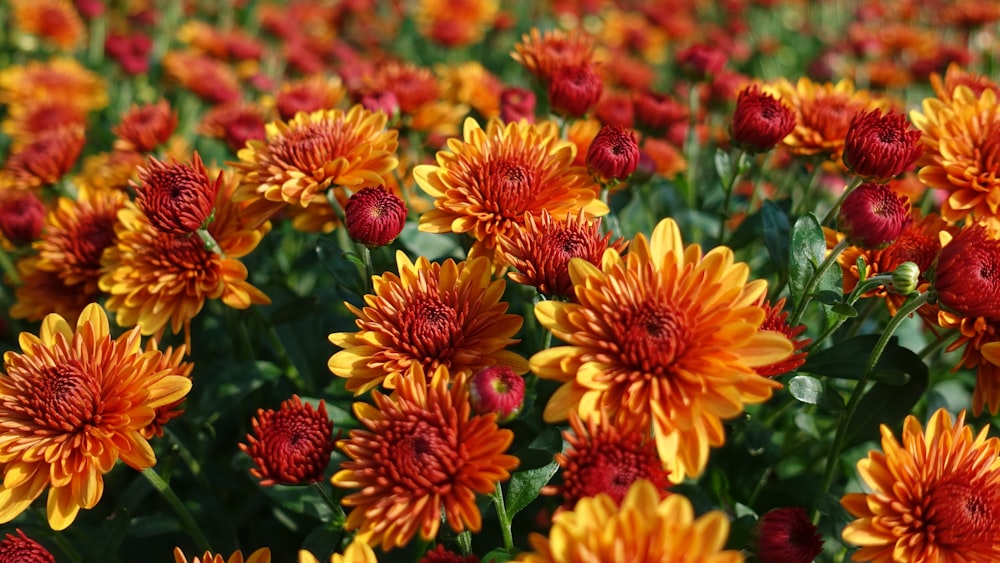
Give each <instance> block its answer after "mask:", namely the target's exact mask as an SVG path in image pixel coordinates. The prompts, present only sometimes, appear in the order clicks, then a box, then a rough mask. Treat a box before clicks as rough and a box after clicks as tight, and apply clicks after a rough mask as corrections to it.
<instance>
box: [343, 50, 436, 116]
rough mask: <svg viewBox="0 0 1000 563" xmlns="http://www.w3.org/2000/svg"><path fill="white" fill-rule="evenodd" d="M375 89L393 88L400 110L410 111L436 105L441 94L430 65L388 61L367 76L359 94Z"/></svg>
mask: <svg viewBox="0 0 1000 563" xmlns="http://www.w3.org/2000/svg"><path fill="white" fill-rule="evenodd" d="M373 92H392V93H393V94H394V95H395V96H396V100H397V101H398V102H399V111H400V113H402V114H407V115H409V114H415V113H418V112H419V111H420V109H421V108H423V107H425V106H429V105H433V104H434V102H436V101H437V100H438V99H439V98H440V97H441V85H440V84H439V82H438V79H437V77H436V76H434V73H433V72H431V71H430V70H429V69H426V68H423V67H420V66H417V65H414V64H410V63H401V62H396V61H388V62H386V63H383V64H380V65H378V66H376V67H375V69H374V71H373V72H372V73H370V74H368V75H366V76H365V77H364V84H363V86H362V87H361V88H360V89H359V91H358V92H356V94H360V95H361V96H363V95H364V94H368V93H373Z"/></svg>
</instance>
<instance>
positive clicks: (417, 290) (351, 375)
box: [329, 251, 528, 395]
mask: <svg viewBox="0 0 1000 563" xmlns="http://www.w3.org/2000/svg"><path fill="white" fill-rule="evenodd" d="M396 264H397V266H398V270H399V275H398V276H397V275H395V274H393V273H391V272H386V273H385V274H383V275H381V276H375V277H374V278H373V282H374V288H375V293H374V295H366V296H365V304H366V305H367V306H366V307H365V308H364V309H358V308H357V307H354V306H353V305H351V304H349V303H348V304H347V307H348V309H350V310H351V312H352V313H354V314H355V315H356V316H357V317H358V320H357V321H356V323H357V326H358V331H357V332H338V333H334V334H331V335H330V342H332V343H333V344H335V345H337V346H340V347H341V348H343V350H341V351H340V352H337V353H336V354H334V355H333V356H331V357H330V362H329V368H330V371H332V372H333V373H334V374H335V375H337V376H339V377H345V378H347V379H348V381H347V389H348V390H350V391H353V392H354V393H355V394H358V395H360V394H361V393H364V392H365V391H368V390H369V389H372V388H373V387H376V386H378V385H379V384H382V385H384V386H385V387H387V388H389V389H392V388H395V387H397V386H398V385H399V382H400V381H401V380H403V379H405V378H403V377H400V374H406V373H409V372H410V371H412V370H413V369H414V366H418V365H419V366H421V367H423V368H424V369H425V370H427V371H431V370H433V369H435V368H436V367H437V366H440V365H443V366H445V367H447V368H448V370H449V371H450V372H451V373H453V374H459V373H464V374H470V375H471V374H472V373H474V372H476V371H478V370H480V369H482V368H484V367H487V366H492V365H502V366H509V367H510V368H512V369H513V370H514V371H515V372H516V373H518V374H523V373H525V372H526V371H528V365H527V362H526V361H525V360H524V358H522V357H520V356H518V355H517V354H515V353H514V352H511V351H509V350H507V347H509V346H511V345H512V344H516V343H517V342H518V340H515V339H514V338H513V336H514V335H515V334H517V331H518V330H520V329H521V325H522V323H523V322H524V321H523V319H522V318H521V317H520V316H519V315H512V314H507V304H506V303H505V302H503V301H501V298H502V297H503V292H504V287H505V283H504V281H503V280H493V279H492V273H491V268H490V262H489V260H487V259H485V258H482V257H480V258H476V259H473V260H470V261H466V262H459V263H457V264H456V263H455V261H454V260H451V259H448V260H446V261H445V262H444V263H443V264H436V263H435V264H432V263H430V262H429V261H428V260H427V258H424V257H420V258H418V259H417V261H416V262H415V263H414V262H411V261H410V259H409V258H407V256H406V254H405V253H403V252H402V251H400V252H397V253H396Z"/></svg>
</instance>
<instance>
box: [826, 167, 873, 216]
mask: <svg viewBox="0 0 1000 563" xmlns="http://www.w3.org/2000/svg"><path fill="white" fill-rule="evenodd" d="M864 181H865V179H864V178H861V177H858V176H855V177H853V178H851V181H850V183H848V184H847V187H845V188H844V191H843V193H841V194H840V197H838V198H837V201H836V202H835V203H834V204H833V207H831V208H830V210H829V211H827V212H826V215H824V216H823V220H822V221H820V223H819V224H820V225H826V224H828V223H830V222H831V221H833V218H834V217H836V216H837V212H838V211H840V206H841V205H842V204H843V203H844V200H845V199H847V196H848V195H850V193H851V192H853V191H854V188H856V187H858V186H860V185H861V183H862V182H864Z"/></svg>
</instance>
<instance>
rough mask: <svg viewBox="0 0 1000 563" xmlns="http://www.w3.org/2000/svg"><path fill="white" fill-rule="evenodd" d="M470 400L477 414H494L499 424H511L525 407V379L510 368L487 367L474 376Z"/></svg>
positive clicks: (470, 386) (470, 388)
mask: <svg viewBox="0 0 1000 563" xmlns="http://www.w3.org/2000/svg"><path fill="white" fill-rule="evenodd" d="M469 398H470V400H471V401H472V410H473V411H475V412H476V414H489V413H491V412H492V413H496V415H497V422H498V423H500V424H503V423H504V422H509V421H511V420H513V419H514V418H516V417H517V415H518V413H520V412H521V407H522V406H523V405H524V378H523V377H521V376H520V375H518V374H517V373H515V372H514V370H513V369H511V368H510V367H509V366H500V365H496V366H489V367H485V368H483V369H481V370H479V371H478V372H476V375H474V376H472V381H471V382H470V385H469Z"/></svg>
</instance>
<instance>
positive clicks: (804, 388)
mask: <svg viewBox="0 0 1000 563" xmlns="http://www.w3.org/2000/svg"><path fill="white" fill-rule="evenodd" d="M788 392H789V393H791V394H792V396H793V397H795V399H796V400H798V401H800V402H803V403H807V404H810V405H816V406H817V407H819V408H821V409H823V410H826V411H831V412H839V411H842V410H844V399H843V398H842V397H841V396H840V395H839V394H838V393H837V392H836V391H834V390H832V389H830V388H829V387H828V386H827V385H825V384H824V383H823V382H822V381H820V380H819V379H816V378H815V377H812V376H809V375H796V376H795V377H793V378H791V379H790V380H789V381H788Z"/></svg>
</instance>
